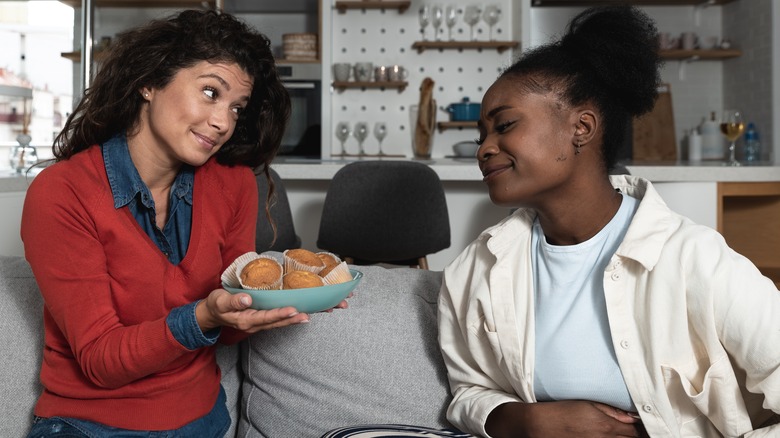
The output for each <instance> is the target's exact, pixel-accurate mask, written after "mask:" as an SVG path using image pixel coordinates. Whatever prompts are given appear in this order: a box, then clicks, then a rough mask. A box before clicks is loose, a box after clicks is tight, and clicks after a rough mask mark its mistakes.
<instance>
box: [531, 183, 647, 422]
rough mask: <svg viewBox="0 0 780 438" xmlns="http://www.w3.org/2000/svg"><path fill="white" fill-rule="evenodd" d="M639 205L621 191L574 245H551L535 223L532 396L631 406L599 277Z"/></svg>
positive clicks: (533, 244)
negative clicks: (611, 210) (608, 216)
mask: <svg viewBox="0 0 780 438" xmlns="http://www.w3.org/2000/svg"><path fill="white" fill-rule="evenodd" d="M638 206H639V201H638V200H637V199H635V198H632V197H630V196H627V195H623V201H622V202H621V204H620V208H619V209H618V211H617V213H616V214H615V216H614V217H613V218H612V220H611V221H610V222H609V223H608V224H607V225H606V226H605V227H604V228H603V229H602V230H601V231H599V232H598V234H596V235H595V236H593V237H592V238H590V239H589V240H587V241H585V242H582V243H579V244H577V245H565V246H557V245H550V244H549V243H547V241H546V239H545V237H544V232H543V231H542V227H541V225H540V224H539V221H538V219H537V220H536V222H535V223H534V227H533V237H532V242H531V257H532V264H533V269H534V290H535V296H534V298H535V312H536V343H535V345H536V365H535V371H534V392H535V393H536V398H537V400H539V401H553V400H590V401H596V402H601V403H605V404H608V405H611V406H614V407H616V408H620V409H623V410H626V411H636V408H635V407H634V403H633V401H632V400H631V396H630V395H629V393H628V389H627V388H626V384H625V381H624V380H623V375H622V374H621V372H620V367H619V366H618V363H617V359H616V357H615V350H614V348H613V345H612V337H611V336H610V330H609V322H608V317H607V307H606V302H605V299H604V286H603V275H604V269H605V268H606V266H607V263H608V262H609V260H610V258H611V257H612V255H613V254H614V253H615V250H617V248H618V246H619V245H620V242H621V241H622V240H623V237H624V236H625V233H626V230H627V229H628V226H629V224H630V223H631V219H632V218H633V216H634V213H635V212H636V209H637V207H638Z"/></svg>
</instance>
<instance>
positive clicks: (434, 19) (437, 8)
mask: <svg viewBox="0 0 780 438" xmlns="http://www.w3.org/2000/svg"><path fill="white" fill-rule="evenodd" d="M443 20H444V8H442V6H441V5H434V6H433V8H431V24H433V30H434V32H435V34H434V39H435V40H437V41H438V40H440V39H441V38H440V37H439V28H440V27H441V23H442V21H443Z"/></svg>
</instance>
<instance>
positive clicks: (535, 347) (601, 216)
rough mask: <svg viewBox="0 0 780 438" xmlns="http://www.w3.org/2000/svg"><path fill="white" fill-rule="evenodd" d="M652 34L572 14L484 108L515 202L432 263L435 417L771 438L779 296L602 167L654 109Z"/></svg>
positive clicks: (493, 188) (753, 271) (779, 353)
mask: <svg viewBox="0 0 780 438" xmlns="http://www.w3.org/2000/svg"><path fill="white" fill-rule="evenodd" d="M659 65H660V59H659V55H658V51H657V30H656V27H655V25H654V23H653V22H652V20H650V19H649V18H648V17H647V16H646V15H645V14H644V13H643V12H642V11H640V10H639V9H637V8H635V7H630V6H608V7H600V8H591V9H587V10H585V11H584V12H582V13H580V14H579V15H578V16H577V17H575V18H574V19H573V20H572V21H571V22H570V24H569V26H568V29H567V31H566V33H565V34H564V35H563V36H562V37H561V38H560V39H559V40H557V41H555V42H553V43H550V44H547V45H544V46H540V47H537V48H535V49H533V50H531V51H529V52H527V53H526V54H525V55H524V56H522V57H521V58H520V59H519V60H518V61H517V62H516V63H515V64H514V65H512V66H511V67H509V68H508V69H507V70H506V71H505V72H503V73H502V74H501V75H500V77H499V78H498V79H497V80H496V81H495V83H494V84H493V85H492V86H491V87H490V89H489V90H488V91H487V92H486V94H485V96H484V98H483V100H482V113H481V119H480V121H479V132H480V137H479V140H478V143H479V144H480V147H479V150H478V153H477V157H478V160H479V168H480V169H481V171H482V174H483V176H484V181H485V183H486V184H487V187H488V190H489V193H490V198H491V200H492V201H493V202H494V203H495V204H497V205H501V206H508V207H515V208H517V209H516V210H515V211H514V212H513V213H512V214H511V215H510V216H509V217H507V218H506V219H504V220H502V221H501V222H500V223H498V224H497V225H495V226H492V227H490V228H488V229H487V230H485V231H484V232H483V233H482V234H481V235H480V236H479V237H478V238H477V239H476V240H475V241H474V242H472V243H471V244H470V245H469V246H468V247H467V248H466V249H465V250H464V251H463V252H462V253H461V254H460V255H459V256H458V257H457V258H456V259H455V260H454V261H453V262H452V263H451V264H450V265H449V266H447V268H446V269H445V270H444V282H443V285H442V290H441V294H440V301H439V319H440V322H439V329H440V333H439V336H440V344H441V348H442V352H443V356H444V361H445V363H446V365H447V369H448V377H449V382H450V386H451V390H452V393H453V400H452V402H451V404H450V406H449V409H448V413H447V416H448V419H449V420H450V421H451V422H452V423H453V425H455V426H456V427H458V428H459V429H462V430H464V431H467V432H470V433H473V434H477V435H480V436H491V437H569V436H570V437H580V438H581V437H596V436H598V437H608V436H623V437H642V436H653V437H662V436H663V437H667V436H668V437H682V436H703V437H716V436H732V437H733V436H746V437H747V436H750V437H758V436H777V435H780V425H774V426H771V424H774V423H777V421H778V419H780V416H778V413H780V318H778V315H780V292H778V290H777V287H776V286H775V284H774V283H773V282H772V281H771V280H769V279H768V278H766V277H764V276H763V275H762V274H761V273H760V272H759V271H758V269H757V268H756V267H755V266H754V265H753V264H752V263H751V262H750V261H749V260H748V259H747V258H745V257H743V256H741V255H740V254H737V253H736V252H734V251H733V250H732V249H731V248H729V247H728V246H727V245H726V243H725V241H724V239H723V237H722V236H721V235H720V234H718V233H717V232H715V231H714V230H712V229H711V228H708V227H705V226H701V225H697V224H695V223H693V222H692V221H691V220H689V219H688V218H685V217H683V216H680V215H678V214H675V213H674V212H672V211H670V210H669V208H668V207H667V206H666V205H665V204H664V202H663V200H662V199H661V197H660V196H659V195H658V193H657V192H656V191H655V189H654V188H653V185H652V184H651V183H650V182H649V181H647V180H644V179H642V178H638V177H632V176H629V175H616V176H610V171H611V169H612V168H613V167H614V166H615V164H616V160H617V151H618V149H619V148H620V146H621V145H622V144H623V143H624V141H625V140H626V138H625V135H626V132H627V131H628V127H629V126H628V124H629V123H630V121H631V119H632V117H636V116H639V115H642V114H644V113H646V112H648V111H650V110H651V109H652V107H653V104H654V101H655V98H656V94H657V92H656V90H657V87H658V85H659V72H658V71H659Z"/></svg>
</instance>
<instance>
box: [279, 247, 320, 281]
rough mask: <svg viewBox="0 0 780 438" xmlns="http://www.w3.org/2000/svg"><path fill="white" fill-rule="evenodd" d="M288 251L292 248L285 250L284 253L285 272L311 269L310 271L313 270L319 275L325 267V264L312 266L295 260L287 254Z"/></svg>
mask: <svg viewBox="0 0 780 438" xmlns="http://www.w3.org/2000/svg"><path fill="white" fill-rule="evenodd" d="M288 251H290V250H289V249H288V250H285V251H284V253H282V255H283V258H284V272H292V271H309V272H313V273H315V274H318V275H319V273H320V271H322V270H323V269H325V266H324V265H323V266H310V265H306V264H303V263H301V262H299V261H297V260H294V259H292V258H290V257H288V256H287V252H288Z"/></svg>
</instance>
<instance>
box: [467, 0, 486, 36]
mask: <svg viewBox="0 0 780 438" xmlns="http://www.w3.org/2000/svg"><path fill="white" fill-rule="evenodd" d="M481 15H482V8H481V7H480V6H479V5H468V6H466V9H465V10H464V11H463V21H465V22H466V24H468V25H469V27H470V28H471V32H470V35H471V40H472V41H473V40H475V39H476V38H475V37H474V26H475V25H476V24H477V23H479V19H480V16H481Z"/></svg>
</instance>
